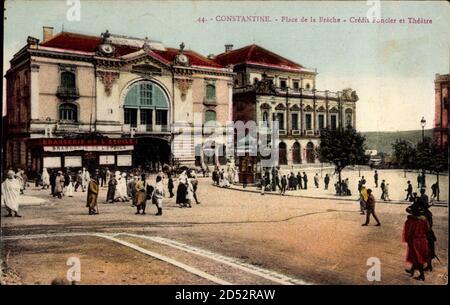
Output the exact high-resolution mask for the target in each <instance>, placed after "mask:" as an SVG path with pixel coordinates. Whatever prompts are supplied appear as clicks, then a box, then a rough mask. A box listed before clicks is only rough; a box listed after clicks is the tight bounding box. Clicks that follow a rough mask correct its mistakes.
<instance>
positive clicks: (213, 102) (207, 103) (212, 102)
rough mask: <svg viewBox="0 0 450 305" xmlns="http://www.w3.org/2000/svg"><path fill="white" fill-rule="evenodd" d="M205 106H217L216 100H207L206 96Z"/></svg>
mask: <svg viewBox="0 0 450 305" xmlns="http://www.w3.org/2000/svg"><path fill="white" fill-rule="evenodd" d="M203 104H205V105H217V100H216V98H207V97H206V96H205V97H204V98H203Z"/></svg>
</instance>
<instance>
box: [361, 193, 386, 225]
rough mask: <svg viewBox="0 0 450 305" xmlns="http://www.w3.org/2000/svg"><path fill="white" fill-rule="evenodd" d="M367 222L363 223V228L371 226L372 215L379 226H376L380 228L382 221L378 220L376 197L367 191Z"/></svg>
mask: <svg viewBox="0 0 450 305" xmlns="http://www.w3.org/2000/svg"><path fill="white" fill-rule="evenodd" d="M366 210H367V212H366V222H365V223H363V224H362V225H363V226H367V225H369V222H370V215H372V216H373V218H374V219H375V221H376V222H377V224H376V225H375V226H377V227H379V226H381V223H380V220H379V219H378V216H377V214H376V213H375V197H374V196H373V194H372V190H371V189H368V190H367V201H366Z"/></svg>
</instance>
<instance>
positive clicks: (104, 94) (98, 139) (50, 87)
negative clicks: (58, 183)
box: [4, 27, 234, 171]
mask: <svg viewBox="0 0 450 305" xmlns="http://www.w3.org/2000/svg"><path fill="white" fill-rule="evenodd" d="M10 64H11V67H10V69H9V70H8V71H7V73H6V76H5V77H6V79H7V99H6V101H7V122H6V128H7V132H6V133H5V135H6V147H5V149H4V153H5V157H6V166H14V167H19V166H20V167H26V168H28V169H29V170H32V171H40V170H41V169H42V167H65V166H66V167H67V166H70V167H81V166H86V167H91V168H92V167H97V166H110V167H116V166H118V167H120V166H132V165H133V166H135V165H143V166H155V163H159V164H163V163H171V162H178V163H180V164H184V165H192V164H193V163H194V161H195V154H194V152H195V147H194V144H193V143H192V142H191V143H190V144H189V145H186V144H185V143H183V145H181V144H179V143H181V140H180V139H181V137H182V135H180V132H178V131H177V130H175V128H174V124H175V123H182V124H184V125H186V126H188V128H192V126H193V121H194V116H195V115H194V114H196V115H197V116H200V117H201V118H202V121H203V122H205V121H209V120H217V121H218V122H221V123H223V124H225V122H226V121H227V120H230V119H231V114H232V113H231V105H232V100H231V99H232V84H233V83H232V82H233V75H234V73H233V71H232V70H230V69H228V68H226V67H225V66H223V65H220V64H218V63H217V62H215V61H213V60H210V59H208V58H206V57H204V56H202V55H200V54H198V53H196V52H195V51H192V50H186V49H185V47H184V44H183V43H182V44H181V45H180V47H179V48H169V47H166V46H164V45H163V44H162V43H160V42H157V41H152V40H148V39H140V38H133V37H126V36H121V35H113V34H110V33H109V32H108V31H106V32H105V33H102V35H99V36H90V35H83V34H78V33H69V32H61V33H58V34H57V35H54V34H53V29H52V28H50V27H44V29H43V40H42V41H39V39H36V38H33V37H28V39H27V44H26V45H25V46H24V47H23V48H22V49H21V50H20V51H19V52H17V53H16V54H15V55H14V57H13V59H12V60H11V61H10ZM217 161H218V160H217V157H215V158H213V160H212V162H217Z"/></svg>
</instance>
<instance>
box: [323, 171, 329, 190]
mask: <svg viewBox="0 0 450 305" xmlns="http://www.w3.org/2000/svg"><path fill="white" fill-rule="evenodd" d="M323 183H324V184H325V190H328V184H329V183H330V176H328V174H326V175H325V178H323Z"/></svg>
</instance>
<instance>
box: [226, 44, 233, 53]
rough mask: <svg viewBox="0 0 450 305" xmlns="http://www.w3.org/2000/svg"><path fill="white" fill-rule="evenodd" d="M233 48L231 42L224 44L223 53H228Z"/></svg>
mask: <svg viewBox="0 0 450 305" xmlns="http://www.w3.org/2000/svg"><path fill="white" fill-rule="evenodd" d="M232 50H233V45H232V44H226V45H225V53H228V52H230V51H232Z"/></svg>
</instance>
